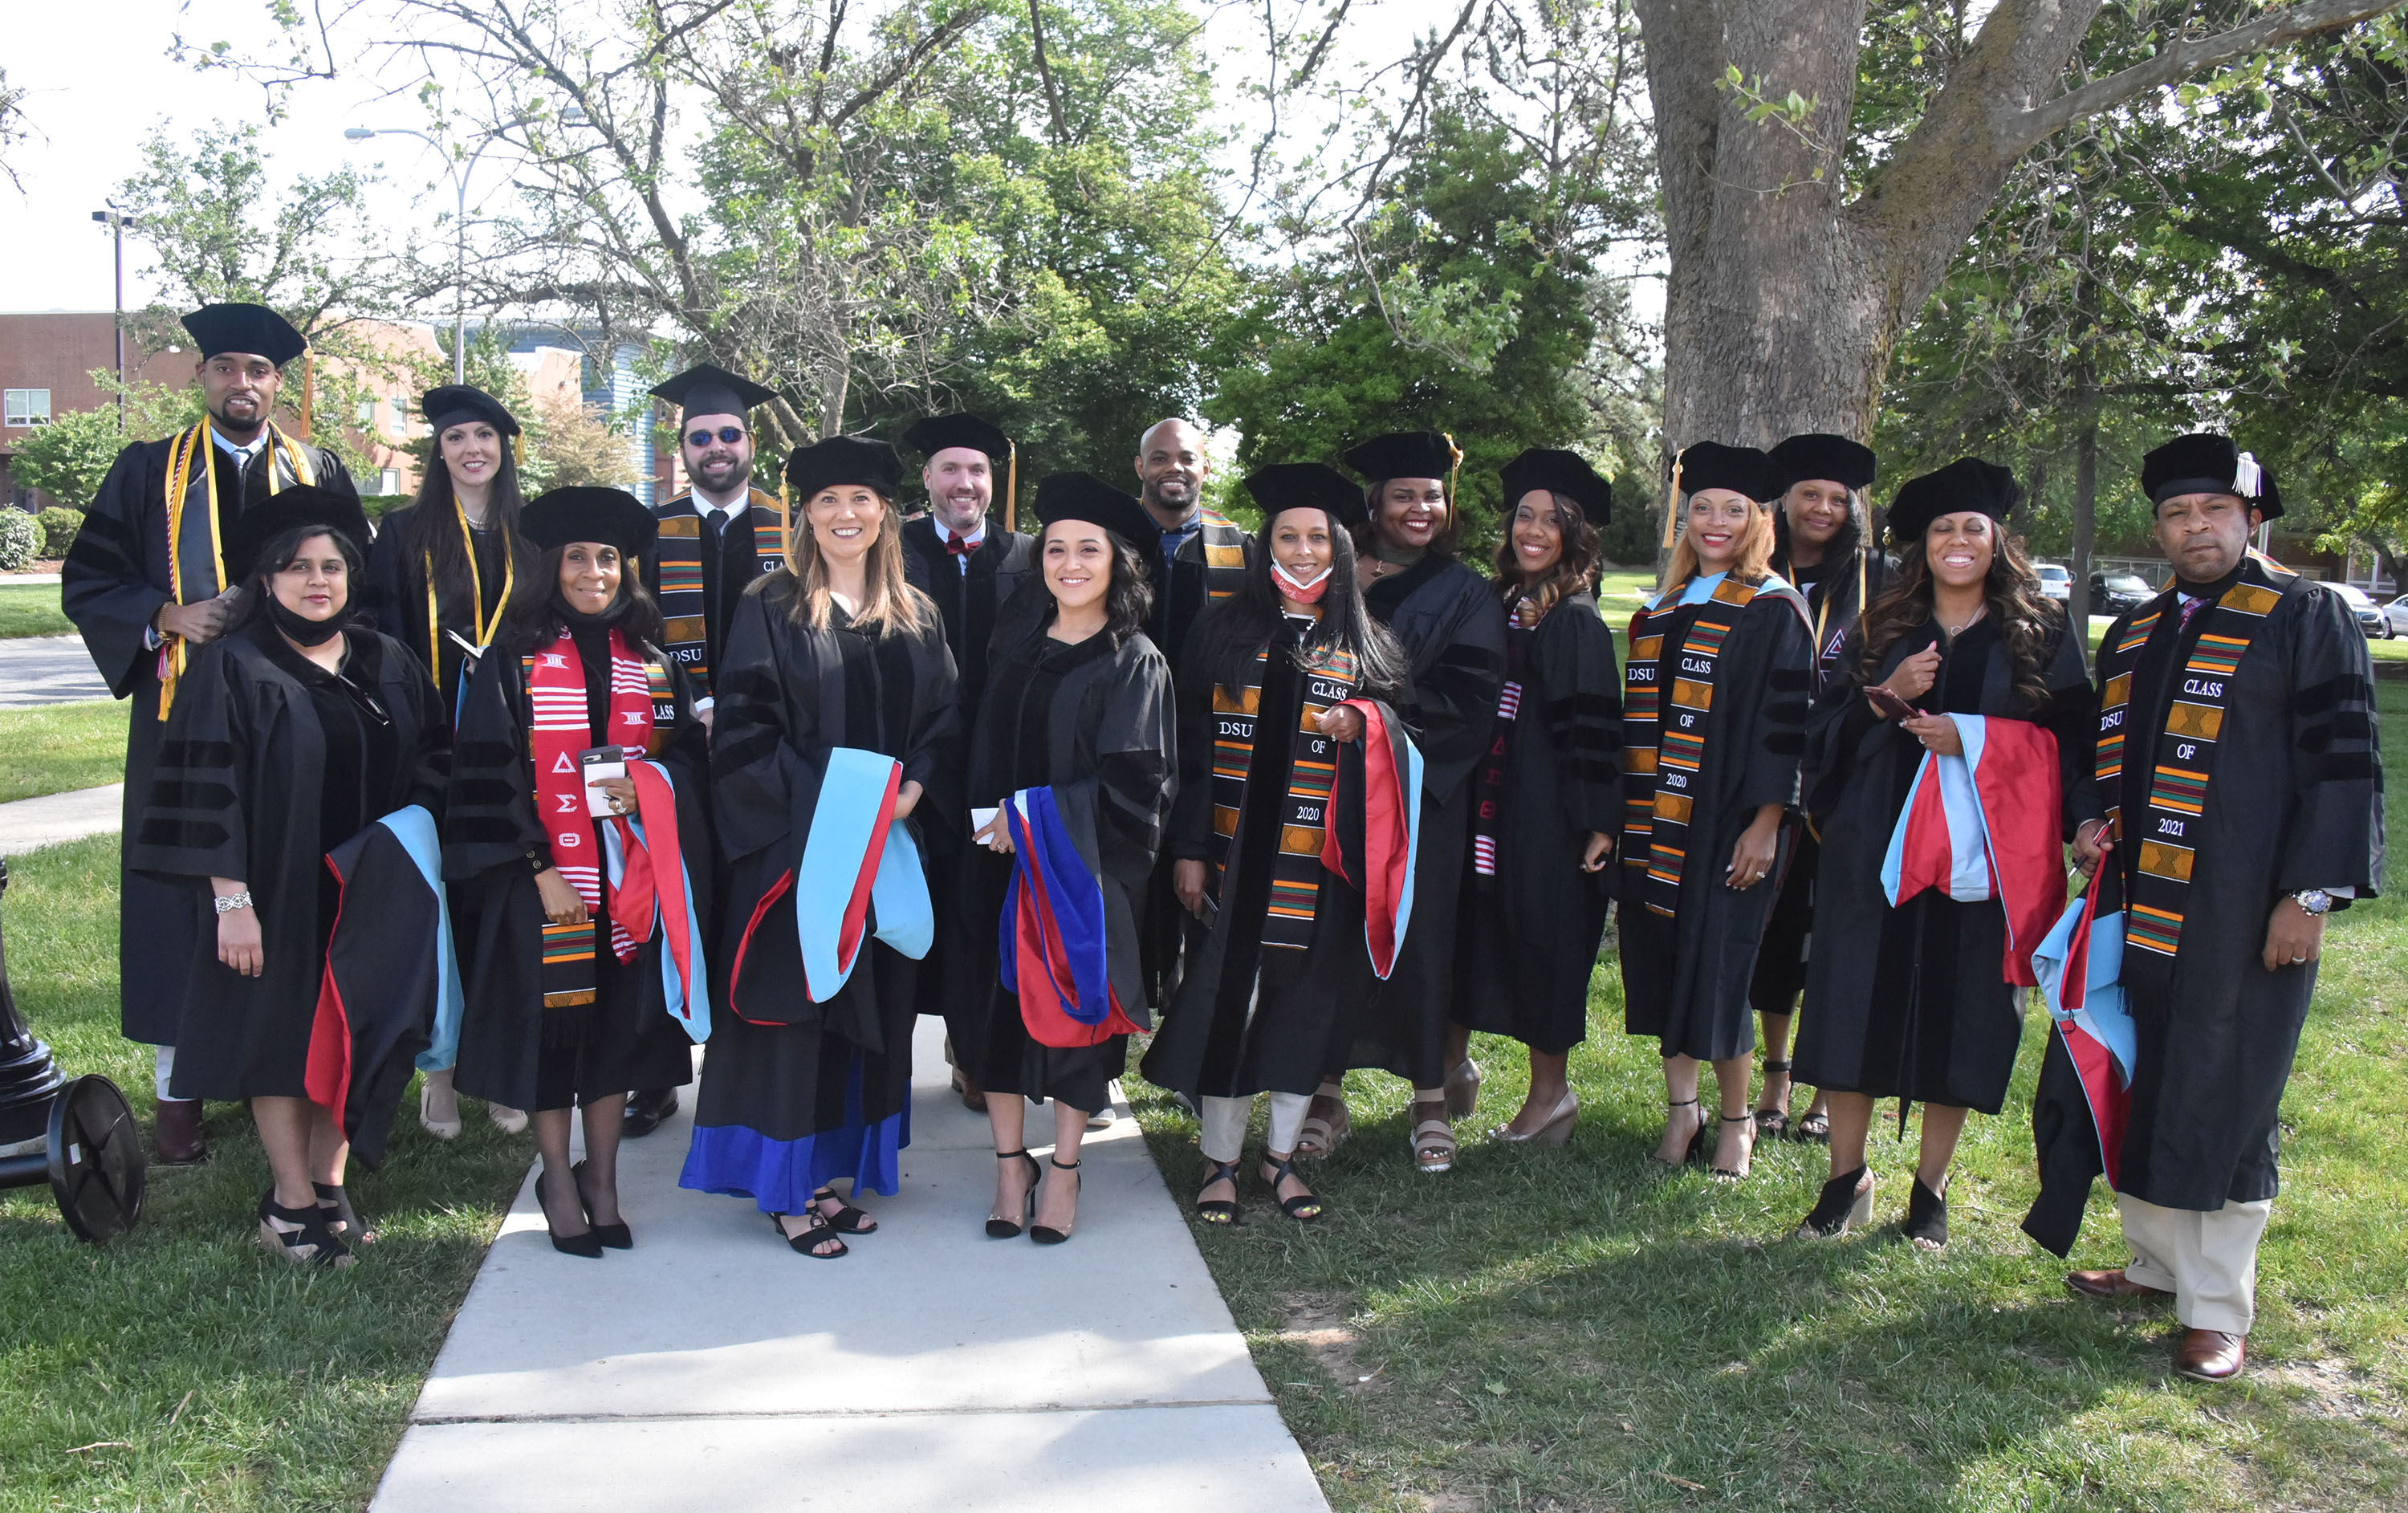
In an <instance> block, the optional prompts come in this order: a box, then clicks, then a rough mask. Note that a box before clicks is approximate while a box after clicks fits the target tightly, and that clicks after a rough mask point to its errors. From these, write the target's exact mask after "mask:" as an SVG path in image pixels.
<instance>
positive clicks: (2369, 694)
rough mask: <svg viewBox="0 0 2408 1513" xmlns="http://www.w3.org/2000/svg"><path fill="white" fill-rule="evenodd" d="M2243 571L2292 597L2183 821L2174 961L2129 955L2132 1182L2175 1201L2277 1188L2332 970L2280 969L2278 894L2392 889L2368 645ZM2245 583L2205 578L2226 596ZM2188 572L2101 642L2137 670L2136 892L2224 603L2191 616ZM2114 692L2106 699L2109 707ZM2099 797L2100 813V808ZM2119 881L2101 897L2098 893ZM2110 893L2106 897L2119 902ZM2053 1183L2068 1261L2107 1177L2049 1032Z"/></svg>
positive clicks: (2292, 583)
mask: <svg viewBox="0 0 2408 1513" xmlns="http://www.w3.org/2000/svg"><path fill="white" fill-rule="evenodd" d="M2240 571H2241V572H2242V573H2243V574H2245V575H2247V580H2248V581H2249V582H2251V583H2253V584H2257V585H2260V586H2267V587H2273V588H2277V589H2279V591H2280V593H2281V598H2280V601H2279V602H2278V603H2277V604H2276V605H2275V607H2274V608H2273V610H2272V613H2270V614H2269V615H2268V616H2267V617H2266V620H2265V622H2264V624H2263V625H2261V626H2260V627H2259V628H2258V630H2257V633H2256V635H2253V636H2252V637H2251V639H2250V642H2249V648H2248V650H2247V651H2246V652H2245V653H2244V654H2243V657H2242V659H2241V663H2240V665H2239V668H2238V669H2237V670H2236V671H2235V672H2234V673H2233V674H2232V675H2231V677H2230V678H2229V679H2228V681H2229V684H2230V687H2229V692H2228V697H2227V700H2226V705H2225V719H2224V721H2223V728H2222V732H2221V735H2220V736H2219V738H2218V739H2217V741H2216V743H2215V750H2214V755H2213V758H2212V763H2213V764H2212V766H2211V768H2210V781H2209V786H2208V791H2207V796H2206V801H2205V804H2204V807H2203V812H2202V813H2201V814H2200V816H2199V817H2198V818H2197V819H2195V820H2192V821H2189V822H2188V823H2187V824H2186V826H2185V830H2186V834H2185V835H2184V837H2183V839H2184V840H2185V841H2186V843H2188V844H2189V845H2191V846H2192V848H2193V856H2192V871H2191V885H2190V889H2189V892H2188V896H2187V898H2186V902H2185V905H2184V912H2185V919H2184V921H2183V926H2182V937H2181V941H2180V945H2179V947H2178V949H2177V950H2176V953H2175V956H2174V959H2173V962H2172V970H2171V975H2170V976H2168V977H2167V978H2164V979H2163V980H2162V981H2161V982H2157V983H2155V984H2152V983H2151V982H2149V981H2148V980H2146V978H2147V977H2148V974H2146V973H2145V972H2143V973H2136V972H2135V970H2134V967H2135V960H2134V959H2135V958H2136V957H2137V956H2139V955H2140V954H2141V953H2140V952H2139V951H2137V950H2135V949H2131V948H2129V947H2128V948H2127V949H2126V951H2125V970H2124V982H2125V990H2126V993H2125V1001H2126V1006H2127V1008H2128V1010H2129V1011H2130V1013H2131V1015H2132V1020H2133V1024H2134V1027H2135V1029H2136V1030H2137V1032H2138V1060H2139V1065H2138V1067H2137V1068H2136V1071H2135V1076H2134V1078H2133V1083H2132V1088H2131V1110H2130V1115H2129V1120H2128V1123H2127V1124H2126V1126H2125V1132H2124V1143H2123V1149H2122V1171H2121V1183H2120V1186H2119V1191H2120V1192H2126V1193H2128V1194H2130V1195H2131V1196H2133V1197H2136V1198H2139V1199H2141V1200H2142V1201H2143V1202H2145V1203H2152V1204H2156V1205H2157V1206H2160V1207H2166V1208H2189V1209H2195V1210H2199V1211H2202V1212H2212V1211H2214V1210H2215V1209H2217V1208H2220V1207H2222V1206H2224V1204H2225V1203H2226V1201H2227V1200H2230V1201H2233V1202H2239V1203H2248V1202H2255V1201H2257V1200H2260V1199H2266V1198H2272V1197H2273V1196H2274V1194H2275V1191H2276V1188H2277V1185H2278V1183H2277V1178H2276V1172H2275V1160H2276V1156H2277V1154H2278V1151H2279V1148H2280V1144H2281V1134H2280V1117H2281V1109H2282V1102H2283V1090H2284V1087H2285V1085H2286V1083H2287V1082H2288V1081H2289V1079H2290V1075H2291V1062H2292V1058H2293V1057H2294V1056H2295V1055H2296V1054H2297V1053H2298V1051H2299V1045H2300V1027H2301V1026H2302V1024H2304V1022H2305V1021H2306V1019H2307V1013H2308V1003H2309V998H2310V996H2311V995H2312V994H2313V993H2314V992H2315V982H2316V963H2314V962H2310V963H2306V964H2304V965H2300V966H2284V967H2281V968H2278V969H2277V970H2275V971H2272V972H2269V971H2267V970H2266V968H2265V965H2264V963H2262V962H2261V961H2260V959H2259V958H2260V955H2261V953H2262V952H2263V951H2264V950H2265V949H2266V924H2267V921H2268V920H2269V919H2270V918H2272V914H2273V910H2274V906H2275V903H2276V901H2277V900H2279V899H2281V898H2283V897H2284V896H2285V895H2286V894H2289V893H2293V892H2299V891H2300V890H2301V889H2306V888H2325V889H2333V888H2354V889H2356V890H2357V891H2358V894H2359V896H2367V895H2371V894H2372V893H2373V892H2376V891H2377V890H2378V889H2380V888H2381V887H2382V884H2383V844H2384V834H2383V761H2382V752H2381V749H2380V747H2379V744H2378V741H2377V736H2376V726H2375V720H2374V706H2373V700H2374V687H2373V681H2372V672H2373V666H2372V661H2371V660H2370V659H2369V657H2368V656H2367V651H2366V640H2365V637H2364V636H2363V635H2361V634H2360V632H2359V631H2358V626H2357V624H2356V622H2355V621H2353V620H2352V618H2351V616H2350V613H2349V609H2348V607H2347V606H2346V605H2344V604H2343V602H2342V600H2341V597H2340V596H2339V595H2338V594H2334V593H2330V592H2326V591H2325V590H2324V589H2323V587H2322V586H2321V585H2319V584H2317V583H2315V582H2312V581H2310V580H2309V579H2307V578H2297V577H2293V576H2291V575H2289V574H2282V575H2279V576H2277V575H2274V574H2270V573H2268V572H2267V571H2266V570H2265V569H2264V567H2262V566H2261V565H2260V564H2258V563H2257V561H2256V560H2255V559H2254V558H2253V559H2249V560H2247V561H2244V563H2243V566H2242V568H2241V570H2240ZM2234 581H2235V579H2234V578H2227V579H2225V580H2223V581H2222V582H2220V583H2218V584H2215V585H2214V586H2212V587H2210V588H2208V589H2207V590H2206V591H2205V592H2206V594H2207V596H2208V597H2209V598H2211V599H2213V598H2214V597H2215V596H2216V595H2217V594H2218V593H2220V592H2222V591H2223V590H2224V589H2226V588H2229V587H2230V586H2231V584H2232V583H2233V582H2234ZM2180 586H2181V585H2180V584H2179V582H2177V583H2176V584H2174V585H2171V586H2169V587H2168V589H2167V590H2166V592H2163V593H2160V594H2158V595H2157V598H2155V599H2153V600H2151V601H2150V602H2149V603H2148V604H2146V605H2143V607H2140V608H2139V609H2135V610H2132V611H2131V612H2129V613H2128V614H2126V615H2123V616H2121V617H2120V618H2118V619H2117V620H2116V621H2115V623H2114V625H2113V626H2111V627H2109V629H2108V632H2107V635H2106V637H2105V639H2104V640H2102V641H2101V642H2100V655H2099V664H2098V678H2099V683H2100V688H2101V689H2102V690H2104V689H2105V688H2106V687H2107V685H2108V684H2109V682H2110V681H2111V680H2112V679H2113V678H2115V677H2116V676H2117V675H2118V674H2121V673H2126V672H2128V673H2130V674H2131V675H2132V688H2131V700H2130V703H2129V705H2128V707H2127V710H2126V713H2125V721H2124V731H2125V748H2124V764H2123V773H2124V787H2123V790H2122V793H2123V798H2122V807H2123V817H2124V824H2125V827H2126V836H2127V839H2126V841H2125V844H2122V845H2119V846H2117V847H2116V848H2115V849H2114V850H2113V851H2111V852H2109V853H2108V854H2109V856H2110V857H2111V858H2112V859H2114V862H2115V864H2116V866H2117V871H2118V877H2117V878H2111V884H2110V885H2111V886H2112V885H2113V884H2114V883H2115V882H2118V881H2120V883H2121V884H2122V886H2123V887H2124V888H2125V889H2128V888H2129V887H2130V884H2131V877H2132V872H2133V869H2134V867H2135V865H2136V864H2137V861H2138V853H2139V849H2140V848H2139V846H2138V844H2137V842H2138V840H2139V838H2140V836H2139V835H2138V834H2137V833H2138V832H2139V830H2140V829H2141V827H2142V826H2143V823H2144V822H2145V815H2146V812H2147V811H2146V803H2145V800H2146V797H2147V787H2146V784H2147V782H2148V778H2149V775H2150V774H2151V773H2152V771H2153V769H2154V767H2155V764H2156V752H2155V748H2156V746H2157V742H2158V740H2159V738H2160V736H2161V735H2162V733H2163V732H2164V730H2165V728H2166V708H2167V703H2168V701H2169V699H2171V697H2173V696H2174V694H2175V693H2176V692H2178V690H2179V689H2180V686H2181V684H2182V683H2183V680H2184V677H2185V674H2184V671H2183V669H2184V666H2185V664H2186V662H2187V661H2188V660H2189V656H2190V652H2191V650H2192V649H2193V648H2195V647H2196V646H2197V645H2198V642H2199V638H2200V635H2201V634H2202V633H2203V632H2204V631H2205V630H2206V628H2207V622H2208V621H2210V620H2211V619H2212V618H2213V615H2212V613H2211V611H2208V610H2202V611H2201V612H2200V614H2198V615H2196V616H2194V617H2193V618H2192V620H2191V622H2190V624H2189V625H2188V626H2181V625H2180V620H2181V612H2180V606H2179V603H2178V600H2177V598H2176V591H2177V590H2178V589H2179V588H2180ZM2151 609H2161V610H2162V613H2161V614H2160V616H2159V618H2158V621H2157V630H2156V632H2155V633H2154V634H2153V635H2150V636H2149V638H2148V640H2147V642H2146V643H2145V644H2144V645H2143V646H2142V647H2140V648H2138V649H2135V650H2133V651H2130V652H2127V653H2123V654H2120V655H2119V654H2118V653H2117V652H2116V650H2115V647H2116V645H2117V643H2118V642H2119V641H2120V640H2121V639H2122V638H2123V635H2124V632H2125V629H2126V627H2127V626H2128V624H2129V623H2130V622H2131V621H2134V620H2135V619H2137V618H2139V617H2140V616H2141V615H2143V614H2145V613H2147V612H2148V611H2150V610H2151ZM2103 697H2104V695H2103V693H2102V700H2103ZM2102 806H2103V805H2102ZM2102 892H2106V890H2105V889H2102ZM2116 902H2118V900H2116V899H2114V898H2113V897H2112V896H2111V897H2109V898H2107V899H2105V900H2102V904H2101V906H2102V907H2109V906H2114V903H2116ZM2032 1134H2033V1136H2034V1140H2035V1143H2036V1144H2037V1146H2038V1147H2039V1153H2040V1166H2041V1194H2040V1198H2039V1200H2038V1201H2037V1202H2036V1203H2035V1205H2034V1206H2033V1209H2032V1212H2031V1214H2030V1216H2028V1217H2027V1219H2026V1220H2025V1221H2024V1227H2025V1228H2026V1230H2027V1231H2029V1232H2030V1233H2031V1234H2032V1235H2033V1236H2034V1237H2035V1238H2037V1239H2040V1240H2041V1241H2042V1243H2043V1244H2046V1245H2050V1246H2051V1247H2052V1248H2053V1249H2058V1250H2059V1251H2060V1253H2062V1251H2063V1249H2065V1248H2066V1247H2067V1246H2070V1245H2071V1242H2072V1238H2073V1233H2074V1229H2075V1227H2077V1226H2078V1225H2079V1223H2080V1221H2081V1214H2082V1202H2083V1198H2084V1196H2085V1194H2086V1192H2088V1189H2089V1184H2090V1178H2091V1177H2092V1176H2093V1175H2094V1174H2096V1173H2097V1172H2098V1171H2099V1169H2100V1163H2099V1148H2098V1136H2097V1135H2096V1134H2095V1132H2094V1129H2093V1126H2092V1123H2091V1120H2090V1117H2089V1113H2088V1111H2087V1107H2086V1106H2085V1104H2084V1102H2083V1099H2082V1092H2081V1088H2080V1085H2079V1082H2078V1081H2077V1080H2076V1079H2075V1078H2074V1077H2073V1073H2072V1069H2071V1065H2070V1064H2069V1063H2067V1061H2066V1057H2065V1051H2064V1048H2063V1047H2062V1046H2061V1045H2059V1044H2058V1043H2057V1037H2055V1036H2051V1037H2050V1045H2049V1051H2048V1060H2047V1063H2045V1064H2044V1065H2043V1066H2042V1071H2041V1086H2040V1090H2039V1093H2038V1095H2037V1096H2036V1097H2035V1099H2034V1101H2033V1106H2032Z"/></svg>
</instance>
